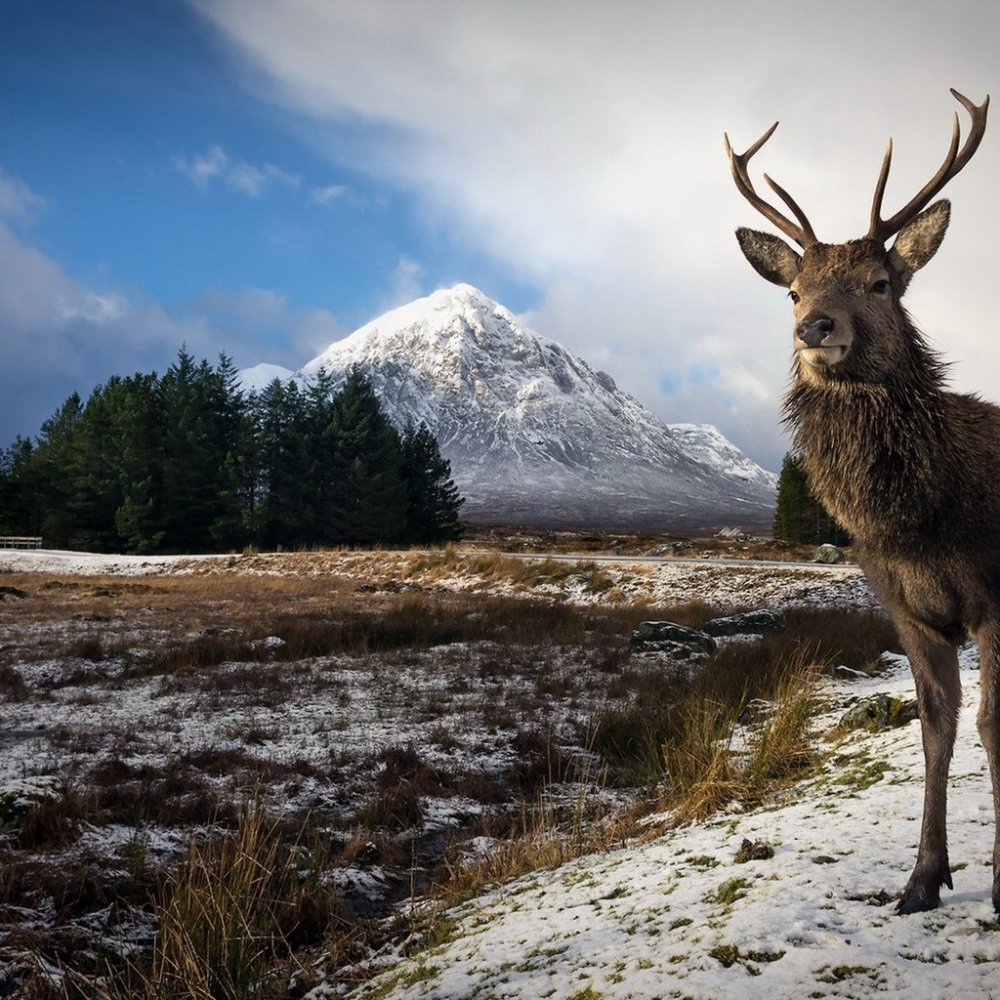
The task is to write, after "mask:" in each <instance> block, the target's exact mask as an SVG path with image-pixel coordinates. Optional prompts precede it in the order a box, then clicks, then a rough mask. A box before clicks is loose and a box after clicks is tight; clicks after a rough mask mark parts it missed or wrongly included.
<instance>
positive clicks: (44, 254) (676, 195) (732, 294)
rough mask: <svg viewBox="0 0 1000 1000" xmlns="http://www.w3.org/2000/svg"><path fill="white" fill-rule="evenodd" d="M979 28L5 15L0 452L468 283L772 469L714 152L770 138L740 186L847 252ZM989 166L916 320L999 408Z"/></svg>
mask: <svg viewBox="0 0 1000 1000" xmlns="http://www.w3.org/2000/svg"><path fill="white" fill-rule="evenodd" d="M904 13H905V17H904V16H903V14H904ZM998 24H1000V14H998V12H997V11H996V10H995V9H994V7H993V5H986V4H983V3H976V2H973V0H967V2H963V0H958V2H953V3H926V2H924V3H921V2H905V3H904V2H900V0H889V2H886V3H884V4H880V5H878V7H872V6H871V5H868V4H860V3H854V2H853V0H848V2H845V3H843V4H837V5H831V4H828V3H825V2H819V0H800V2H796V3H792V2H786V0H750V2H748V3H746V4H742V5H740V6H739V7H734V6H733V5H732V4H730V3H722V2H719V3H715V2H712V0H701V2H699V3H682V2H675V0H663V2H661V3H649V2H645V0H618V2H615V3H610V2H601V0H537V2H536V3H532V4H527V3H522V2H520V0H475V2H459V0H407V2H403V0H366V2H360V0H358V2H354V0H351V2H347V0H61V2H56V0H6V2H5V3H4V4H3V6H2V7H0V400H2V401H3V402H2V404H0V446H3V445H5V444H7V443H9V442H10V441H11V440H12V439H13V437H14V435H15V434H16V433H22V434H27V435H30V434H33V433H35V432H36V431H37V429H38V426H39V425H40V423H41V421H42V420H43V419H44V418H45V417H46V416H48V415H49V414H51V413H52V412H53V411H54V409H55V408H56V407H57V406H58V405H59V403H60V402H61V401H62V400H63V399H64V398H65V396H66V395H67V394H68V393H69V392H70V391H73V390H76V391H79V392H80V393H81V394H83V395H84V396H86V394H87V393H89V391H90V389H91V388H92V387H93V386H94V385H95V384H97V383H99V382H102V381H104V380H105V379H106V378H107V377H108V376H110V375H111V374H113V373H130V372H132V371H136V370H158V371H162V370H163V369H164V368H165V367H166V366H167V365H169V364H170V362H171V360H172V358H173V357H174V355H175V354H176V351H177V349H178V348H179V347H180V345H181V344H182V343H186V344H187V345H188V347H189V349H190V350H192V352H194V353H195V354H196V355H198V356H205V357H209V358H215V357H216V356H217V355H218V354H219V352H226V353H228V354H230V355H231V356H232V357H233V358H234V359H235V361H236V363H237V364H238V365H240V366H246V367H249V366H251V365H254V364H256V363H258V362H260V361H270V362H275V363H279V364H283V365H286V366H288V367H293V368H294V367H298V366H299V365H301V364H304V363H305V362H306V361H308V360H309V359H311V358H312V357H313V356H315V355H316V354H318V353H319V352H320V351H321V350H322V349H323V348H325V347H326V346H327V345H328V344H329V343H331V342H332V341H333V340H336V339H338V338H339V337H341V336H344V335H345V334H346V333H348V332H350V331H351V330H353V329H355V328H356V327H357V326H359V325H361V324H362V323H363V322H365V321H367V320H368V319H371V318H372V317H373V316H375V315H377V314H378V313H380V312H381V311H383V310H385V309H387V308H389V307H391V306H394V305H398V304H400V303H402V302H404V301H407V300H409V299H412V298H414V297H416V296H418V295H422V294H427V293H429V292H430V291H433V290H434V289H435V288H437V287H441V286H445V285H450V284H454V283H456V282H459V281H464V282H468V283H470V284H473V285H477V286H478V287H480V288H482V289H483V291H485V292H486V293H487V294H488V295H490V296H492V297H493V298H495V299H497V300H499V301H501V302H502V303H503V304H504V305H506V306H508V307H509V308H511V309H512V310H514V311H515V312H517V313H519V314H521V315H522V317H523V318H524V319H525V320H526V321H527V322H528V323H529V325H530V326H531V327H532V328H533V329H535V330H536V331H537V332H539V333H541V334H543V335H545V336H548V337H550V338H552V339H555V340H558V341H560V342H562V343H563V344H564V345H565V346H566V347H567V348H568V349H569V350H571V351H573V352H575V353H577V354H579V355H581V356H582V357H584V358H585V359H586V360H588V361H589V362H591V363H592V364H594V365H595V366H596V367H600V368H604V369H606V370H607V371H609V372H610V373H611V374H612V375H613V376H614V377H615V378H616V380H617V381H618V382H619V384H620V385H621V386H622V387H623V388H625V389H626V390H627V391H629V392H631V393H632V394H633V395H636V396H637V397H638V398H639V399H641V400H642V401H643V402H644V403H646V404H647V405H648V406H650V407H651V408H652V409H654V410H655V411H656V412H658V413H659V414H660V415H661V416H663V417H664V418H665V419H667V420H673V421H692V422H702V421H706V422H713V423H715V424H716V425H717V426H719V427H720V429H721V430H722V431H723V433H725V434H726V435H727V436H728V437H730V438H731V439H732V440H734V441H735V442H736V443H737V444H739V445H740V446H741V447H743V448H744V449H745V450H746V451H747V452H748V453H749V454H751V455H752V456H753V457H754V458H756V459H757V460H758V461H761V462H762V463H763V464H765V465H768V466H769V467H771V468H776V467H777V466H778V464H779V463H780V457H781V453H782V451H783V450H784V448H785V444H786V442H785V440H784V438H783V437H782V432H781V430H780V426H779V410H780V399H781V393H782V390H783V386H784V383H785V380H786V378H787V365H788V353H789V351H788V344H789V331H790V318H789V315H788V312H787V304H786V303H785V302H784V300H783V297H782V295H781V292H780V290H776V289H774V288H773V287H771V286H768V285H766V284H765V283H763V282H760V281H759V279H757V278H756V276H755V275H754V274H753V273H752V272H751V271H750V269H749V268H748V267H747V265H746V264H745V262H744V261H743V260H742V258H741V257H740V256H739V253H738V251H737V250H736V246H735V242H734V241H733V238H732V230H733V229H734V228H735V227H736V226H737V225H746V224H749V225H752V226H761V227H762V228H765V227H766V223H764V222H763V220H762V219H760V218H759V217H756V218H755V217H754V214H753V212H752V210H751V209H750V207H749V206H748V205H746V203H745V202H744V201H742V199H741V198H740V197H739V195H738V194H737V193H736V192H735V190H734V189H733V186H732V182H731V180H730V178H729V176H728V169H727V165H726V163H725V160H724V157H723V155H722V153H721V133H722V131H723V130H728V131H729V133H730V135H731V136H732V138H733V142H734V144H735V145H736V146H737V147H738V148H739V147H742V146H746V145H749V143H750V142H752V141H753V140H754V139H755V138H756V137H757V136H758V135H759V134H760V132H762V131H763V129H764V128H765V127H766V126H767V125H769V124H770V123H771V122H772V121H773V120H774V119H776V118H781V119H782V128H781V129H779V131H778V133H776V135H775V138H774V139H772V141H771V143H770V144H769V146H768V147H767V149H766V150H765V151H764V152H762V153H761V154H760V156H759V159H761V160H762V163H761V167H760V169H761V170H767V172H768V173H771V174H772V175H773V176H776V177H777V178H778V179H779V180H780V181H781V182H782V183H784V184H785V185H786V186H787V187H789V188H790V189H791V190H792V191H793V193H794V194H795V195H796V197H797V198H798V200H800V201H801V202H802V203H803V204H804V207H805V208H806V211H807V212H809V214H810V217H811V218H813V221H814V223H815V224H816V225H817V228H819V230H820V235H821V237H822V238H824V239H829V240H831V241H833V240H840V239H846V238H848V237H850V236H855V235H859V234H860V231H861V230H862V229H863V228H865V226H866V222H867V206H868V202H869V201H870V198H871V189H872V186H873V184H874V178H875V174H876V172H877V167H878V162H879V160H880V157H881V152H882V148H883V146H884V143H885V140H886V138H887V137H888V135H889V134H890V133H892V134H894V135H895V137H896V142H897V146H896V148H897V159H896V163H897V165H896V166H894V175H893V181H892V182H890V189H889V196H888V197H889V200H890V201H891V200H892V199H893V198H894V197H895V198H897V199H899V200H903V199H904V198H906V199H908V197H909V195H910V193H912V192H911V191H910V190H909V189H910V188H912V189H913V190H916V188H917V187H919V186H920V185H921V184H922V183H923V180H924V179H926V177H927V176H929V175H930V173H931V172H932V171H933V169H934V168H935V167H936V165H937V162H938V161H939V160H940V158H941V156H942V155H943V152H944V149H945V147H946V144H947V138H948V129H949V117H950V115H951V113H952V109H953V107H954V102H953V101H952V99H951V98H950V96H949V95H948V87H949V86H957V87H959V89H962V90H964V91H965V92H966V93H968V94H969V95H970V96H972V97H974V98H976V99H977V100H979V99H980V98H981V97H982V95H983V94H985V93H986V92H988V91H989V90H990V89H991V87H992V89H994V90H996V89H997V88H996V75H997V73H996V68H995V67H996V59H995V53H996V51H997V47H998V45H1000V29H998ZM887 39H891V43H889V44H887ZM918 53H919V56H917V55H915V54H918ZM997 148H998V147H997V144H996V137H995V134H994V133H993V132H992V131H990V132H988V134H987V138H986V141H985V142H984V143H983V147H982V149H981V150H980V152H979V153H978V154H977V157H976V159H975V160H974V161H973V162H972V163H971V164H970V166H969V167H967V168H966V174H964V175H963V177H962V178H960V179H959V180H957V181H955V182H953V185H952V186H951V187H950V188H949V191H948V194H949V195H950V196H951V197H952V198H953V199H954V202H955V212H954V213H953V223H952V229H951V232H950V233H949V237H948V242H947V243H946V247H945V249H946V250H947V251H948V253H945V252H944V251H942V253H941V254H940V255H939V256H940V258H941V261H940V263H939V262H938V261H937V260H935V262H934V264H933V265H932V267H930V268H928V270H927V272H926V278H925V276H924V275H923V274H922V275H921V276H920V277H919V279H918V280H917V281H916V282H915V283H914V290H913V292H912V293H911V295H910V297H909V299H908V303H909V306H910V308H911V311H913V312H914V314H915V315H916V316H917V318H918V319H919V320H920V321H921V322H922V325H923V326H924V328H925V329H926V331H927V332H928V334H929V335H930V338H931V340H932V342H937V343H939V344H940V346H941V347H942V348H944V349H945V353H946V354H947V355H948V356H949V357H950V358H953V359H954V360H955V361H956V364H955V368H954V373H955V380H956V383H957V384H958V385H959V386H960V387H962V388H970V389H976V390H979V391H981V392H983V393H984V394H985V395H987V396H993V397H994V398H996V397H997V396H998V395H1000V385H998V384H997V381H998V378H997V374H996V373H997V372H1000V348H998V347H996V346H995V344H996V343H997V342H998V338H997V337H996V336H995V335H994V334H992V333H990V332H988V331H989V328H990V326H991V325H992V313H993V311H994V310H993V308H992V305H991V303H990V302H989V301H988V292H989V290H990V289H991V287H992V284H993V274H994V272H995V268H996V261H995V259H991V258H990V256H989V254H988V253H986V252H984V251H985V250H986V249H987V248H988V247H989V245H990V241H991V239H992V238H993V237H992V227H993V223H992V219H993V218H995V217H996V209H997V208H998V207H1000V206H998V205H997V201H998V199H1000V195H998V193H997V191H996V185H995V183H994V182H993V178H994V177H995V176H996V172H997V170H996V166H997V155H998V153H997ZM764 160H766V162H763V161H764ZM894 184H898V185H899V186H898V188H894V186H893V185H894ZM855 220H856V221H855ZM855 229H857V230H858V232H855V231H854V230H855ZM958 290H961V291H960V292H959V291H958ZM970 292H971V294H970ZM937 330H942V331H943V332H944V333H946V334H947V335H946V336H944V337H941V338H936V337H935V332H936V331H937Z"/></svg>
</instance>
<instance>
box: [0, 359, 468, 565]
mask: <svg viewBox="0 0 1000 1000" xmlns="http://www.w3.org/2000/svg"><path fill="white" fill-rule="evenodd" d="M463 502H464V501H463V500H462V498H461V497H460V496H459V495H458V491H457V489H456V488H455V484H454V483H453V482H452V480H451V468H450V465H449V463H448V462H447V461H446V460H445V459H444V458H442V456H441V453H440V451H439V449H438V444H437V441H436V440H435V438H434V436H433V435H432V434H431V433H430V431H429V430H428V429H427V427H426V425H424V424H421V425H420V426H419V427H412V426H410V427H407V428H405V429H404V430H403V431H402V432H399V431H397V430H396V428H394V427H393V425H392V423H391V422H390V420H389V419H388V417H387V416H386V415H385V413H384V412H383V410H382V407H381V405H380V404H379V401H378V398H377V397H376V395H375V393H374V391H373V390H372V387H371V385H370V383H369V382H368V380H367V379H366V377H365V376H364V374H363V373H362V372H361V371H360V370H359V369H357V368H355V369H353V370H352V371H351V372H350V374H349V375H348V377H347V379H346V381H345V382H344V384H343V385H342V386H341V387H340V389H339V390H337V391H335V389H334V381H333V379H332V377H331V376H330V375H329V374H327V373H325V372H321V373H320V374H319V375H318V376H317V377H316V378H315V379H314V380H313V381H311V382H310V383H309V384H308V385H306V386H304V387H303V386H300V385H299V384H297V383H296V382H294V381H289V382H281V381H279V380H277V379H276V380H275V381H273V382H272V383H271V384H270V385H268V386H267V387H266V388H264V389H263V390H262V391H261V392H259V393H256V392H254V393H249V394H247V393H245V392H243V391H242V390H241V389H240V387H239V383H238V378H237V371H236V369H235V367H234V365H233V364H232V362H231V361H230V360H229V359H228V358H226V357H225V356H223V357H221V358H220V360H219V363H218V364H217V365H214V366H213V365H211V364H209V363H208V362H207V361H201V362H197V361H196V360H195V359H194V358H193V357H192V356H191V355H190V354H188V353H187V351H185V350H183V349H182V350H181V351H180V352H179V353H178V356H177V361H176V362H175V363H174V364H173V365H172V366H171V367H170V368H169V369H168V370H167V371H166V372H165V373H164V374H163V375H162V376H157V375H156V374H136V375H133V376H130V377H118V376H115V377H113V378H110V379H109V380H108V381H107V382H105V383H104V384H103V385H101V386H99V387H98V388H96V389H94V391H93V392H92V393H91V395H90V398H89V399H87V401H86V402H83V401H82V400H81V399H80V397H79V395H77V394H73V395H72V396H70V397H69V398H68V399H67V400H66V401H65V403H63V405H62V406H61V407H60V408H59V409H58V410H57V412H56V413H55V414H54V415H53V416H52V417H51V418H50V419H49V420H47V421H46V422H45V424H43V425H42V429H41V433H40V434H39V436H38V437H37V438H36V439H35V440H33V441H32V440H28V439H25V438H21V437H19V438H18V439H17V440H16V441H15V442H14V444H13V445H12V446H11V447H10V448H8V449H6V450H5V451H3V452H0V534H5V535H40V536H41V537H42V538H43V539H44V540H45V544H46V545H47V546H50V547H55V548H70V549H82V550H87V551H98V552H121V551H124V552H134V553H155V552H211V551H229V550H232V549H237V548H242V547H245V546H247V545H256V546H258V547H261V548H269V549H271V548H276V547H278V546H283V547H286V548H289V547H300V546H312V545H344V544H373V543H414V542H415V543H420V542H433V541H444V540H448V539H454V538H457V537H459V536H460V534H461V528H460V525H459V520H458V514H459V509H460V507H461V505H462V503H463Z"/></svg>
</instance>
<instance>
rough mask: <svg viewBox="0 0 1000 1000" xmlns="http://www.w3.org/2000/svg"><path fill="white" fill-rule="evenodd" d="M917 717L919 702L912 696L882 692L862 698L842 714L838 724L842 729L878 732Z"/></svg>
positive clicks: (904, 723) (901, 724)
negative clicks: (897, 695) (898, 696)
mask: <svg viewBox="0 0 1000 1000" xmlns="http://www.w3.org/2000/svg"><path fill="white" fill-rule="evenodd" d="M917 717H918V716H917V703H916V701H914V700H913V699H912V698H894V697H893V696H892V695H889V694H885V693H880V694H873V695H871V696H870V697H868V698H862V699H861V701H859V702H858V703H857V704H856V705H854V706H853V707H852V708H850V709H848V710H847V711H846V712H845V713H844V714H843V715H842V716H841V719H840V722H839V723H837V726H838V728H840V729H870V730H872V731H875V732H877V731H880V730H883V729H894V728H896V727H897V726H905V725H906V724H907V723H908V722H913V720H914V719H916V718H917Z"/></svg>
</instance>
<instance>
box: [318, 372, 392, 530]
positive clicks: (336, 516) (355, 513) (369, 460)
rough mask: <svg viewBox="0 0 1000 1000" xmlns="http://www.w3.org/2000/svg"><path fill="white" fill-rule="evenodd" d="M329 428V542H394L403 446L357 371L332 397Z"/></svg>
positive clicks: (372, 392) (369, 385)
mask: <svg viewBox="0 0 1000 1000" xmlns="http://www.w3.org/2000/svg"><path fill="white" fill-rule="evenodd" d="M333 408H334V422H333V425H332V426H331V428H330V434H331V436H332V438H333V440H332V442H331V444H333V448H332V449H331V450H332V452H333V454H334V455H335V467H334V468H335V472H336V479H335V490H336V493H335V497H334V502H333V504H332V505H331V516H330V521H329V522H328V524H327V525H324V528H328V529H329V532H330V535H329V537H330V540H331V541H335V542H345V543H360V544H372V543H376V542H396V541H399V540H401V539H402V538H403V537H404V535H405V533H406V509H407V497H406V488H405V486H404V484H403V477H402V457H403V456H402V444H401V442H400V439H399V434H398V432H397V431H396V429H395V428H394V427H393V426H392V423H391V422H390V420H389V418H388V417H387V416H386V415H385V413H384V412H383V410H382V407H381V405H380V404H379V401H378V397H377V396H376V395H375V391H374V389H373V388H372V386H371V383H370V382H369V381H368V379H367V378H366V376H365V375H364V373H363V372H362V371H361V369H360V367H358V366H357V365H355V366H354V367H353V368H352V369H351V371H350V372H349V373H348V375H347V379H346V380H345V382H344V384H343V386H342V388H341V390H340V392H338V393H337V395H336V396H335V397H334V400H333Z"/></svg>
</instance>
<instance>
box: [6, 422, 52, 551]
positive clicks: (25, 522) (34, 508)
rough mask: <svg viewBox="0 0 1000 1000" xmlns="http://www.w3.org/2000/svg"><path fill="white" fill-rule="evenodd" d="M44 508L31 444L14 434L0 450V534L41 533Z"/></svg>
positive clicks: (36, 463) (42, 494) (36, 464)
mask: <svg viewBox="0 0 1000 1000" xmlns="http://www.w3.org/2000/svg"><path fill="white" fill-rule="evenodd" d="M44 509H45V496H44V493H43V491H42V488H41V482H40V477H39V466H38V462H37V461H36V455H35V447H34V445H33V444H32V443H31V441H30V440H28V439H27V438H23V437H21V436H20V435H18V436H17V437H16V438H15V439H14V443H13V444H12V445H11V446H10V447H9V448H5V449H4V450H3V451H0V534H4V535H35V536H37V535H41V533H42V517H43V511H44Z"/></svg>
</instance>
